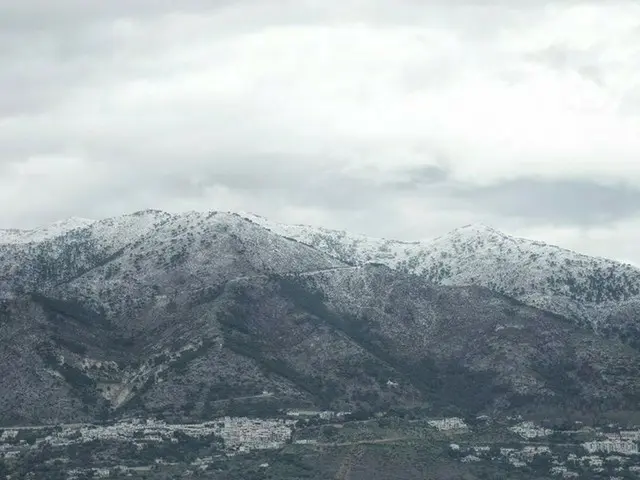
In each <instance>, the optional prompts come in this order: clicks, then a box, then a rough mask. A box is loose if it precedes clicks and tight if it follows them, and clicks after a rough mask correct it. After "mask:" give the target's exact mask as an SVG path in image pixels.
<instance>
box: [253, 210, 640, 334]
mask: <svg viewBox="0 0 640 480" xmlns="http://www.w3.org/2000/svg"><path fill="white" fill-rule="evenodd" d="M246 215H247V217H248V218H251V219H252V220H253V221H255V222H257V223H260V224H261V225H263V226H265V228H269V229H270V230H272V231H273V232H276V233H279V234H281V235H286V236H288V237H291V238H294V239H296V240H298V241H301V242H303V243H306V244H309V245H311V246H313V247H314V248H317V249H318V250H321V251H323V252H326V253H329V254H331V255H335V256H336V257H338V258H340V259H341V260H343V261H347V262H353V263H356V264H363V263H366V262H375V263H382V264H384V265H387V266H389V267H391V268H395V269H399V270H401V271H405V272H410V273H415V274H418V275H421V276H424V277H426V278H427V279H429V280H430V281H432V282H434V283H437V284H441V285H460V286H462V285H479V286H483V287H487V288H490V289H492V290H494V291H496V292H500V293H503V294H506V295H509V296H511V297H513V298H516V299H518V300H521V301H523V302H524V303H526V304H528V305H532V306H536V307H539V308H543V309H546V310H549V311H552V312H554V313H558V314H560V315H563V316H567V317H569V318H572V319H573V320H575V321H576V322H578V323H579V324H581V325H589V326H590V327H591V328H593V329H595V330H596V331H604V332H613V331H621V330H622V331H624V332H625V333H624V335H626V336H627V337H635V336H636V335H637V334H640V328H639V327H638V325H637V324H636V325H634V324H632V322H628V321H624V320H623V319H622V318H621V315H622V313H619V310H620V308H622V307H621V306H622V305H624V304H629V302H630V304H635V303H636V302H638V301H639V300H640V297H639V296H638V295H640V269H638V268H636V267H634V266H631V265H628V264H624V263H620V262H616V261H613V260H608V259H604V258H596V257H589V256H586V255H580V254H578V253H575V252H572V251H570V250H566V249H562V248H559V247H556V246H552V245H547V244H545V243H542V242H536V241H531V240H526V239H522V238H516V237H511V236H508V235H505V234H503V233H501V232H499V231H497V230H495V229H492V228H490V227H487V226H484V225H468V226H466V227H462V228H459V229H457V230H454V231H452V232H450V233H449V234H447V235H444V236H442V237H439V238H437V239H435V240H432V241H423V242H414V243H406V242H398V241H392V240H382V239H375V238H373V239H372V238H368V237H365V236H358V235H351V234H348V233H346V232H342V231H334V230H328V229H323V228H315V227H307V226H302V225H294V226H291V225H282V224H278V223H274V222H269V221H268V220H266V219H264V218H262V217H258V216H255V215H250V214H246Z"/></svg>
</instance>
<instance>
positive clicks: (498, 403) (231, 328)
mask: <svg viewBox="0 0 640 480" xmlns="http://www.w3.org/2000/svg"><path fill="white" fill-rule="evenodd" d="M77 223H78V222H70V223H69V224H68V227H69V228H66V227H65V228H59V229H58V230H57V231H58V233H57V234H55V235H52V234H48V233H47V234H41V233H33V232H32V233H31V234H30V235H31V237H29V238H31V240H29V241H25V239H26V238H27V236H26V234H15V233H14V234H12V235H14V236H13V237H12V238H14V240H12V241H11V242H9V241H6V243H4V244H3V245H0V299H1V300H0V375H2V377H3V379H4V381H3V383H2V385H1V386H0V418H2V419H3V422H4V423H6V424H30V423H45V424H46V423H55V422H61V421H62V422H72V421H96V420H98V419H105V418H114V417H117V418H120V417H123V416H124V417H126V416H136V417H140V416H141V417H145V416H149V415H153V416H156V417H162V418H166V419H170V420H172V421H175V422H182V421H195V420H198V421H200V420H206V419H211V418H216V417H219V416H221V415H225V414H229V415H242V414H251V415H267V414H276V413H277V412H279V411H281V410H282V409H287V408H307V409H331V410H335V411H355V412H368V414H373V413H376V412H384V411H388V410H389V409H394V408H396V409H397V408H405V409H412V408H413V409H415V408H420V409H424V408H427V409H430V411H432V412H440V413H441V414H456V415H474V414H475V415H477V414H480V413H491V412H503V413H505V414H507V413H509V414H522V413H526V412H529V413H531V412H539V411H543V410H544V411H551V412H556V414H558V415H559V414H560V413H559V412H564V413H563V414H568V413H567V412H569V411H571V412H596V411H597V412H601V411H627V410H634V409H635V408H636V407H637V404H638V401H639V400H640V370H639V369H640V352H639V351H638V350H637V349H634V348H632V347H631V346H629V345H627V344H625V343H622V342H621V341H620V340H619V339H618V338H617V337H616V335H610V336H609V337H610V338H606V337H604V336H602V335H596V334H595V333H594V331H593V326H601V325H602V324H604V323H605V322H611V321H612V320H611V318H610V317H607V316H606V315H611V314H612V313H611V312H615V315H618V316H617V317H616V318H621V319H623V320H624V321H625V322H626V323H625V325H627V324H628V325H629V328H636V326H637V322H635V319H634V308H635V307H634V305H635V303H634V302H635V297H634V292H635V290H634V289H635V288H636V287H637V283H634V282H635V278H636V277H635V275H637V271H636V270H634V269H633V268H632V267H629V266H625V265H621V264H617V263H615V262H610V261H607V260H602V259H593V258H589V257H583V256H580V255H578V254H574V253H571V252H568V251H565V250H561V249H558V248H557V247H550V246H546V245H543V244H538V243H535V242H528V241H525V240H520V239H512V238H511V237H507V236H505V235H503V234H500V233H499V232H496V231H494V230H491V229H488V228H485V227H482V228H478V227H466V228H463V229H460V230H457V231H455V232H452V233H451V234H450V235H448V236H445V237H442V238H440V239H437V240H435V241H433V242H431V243H416V244H410V243H401V242H393V241H384V240H369V239H367V238H366V237H353V236H349V235H348V234H345V233H341V232H332V231H328V230H316V229H312V228H309V227H287V226H282V225H277V224H270V223H268V222H267V221H265V220H264V219H260V218H258V217H253V218H245V217H244V216H241V215H237V214H229V213H220V212H210V213H195V212H192V213H186V214H180V215H173V214H168V213H164V212H159V211H143V212H137V213H135V214H131V215H125V216H122V217H116V218H113V219H107V220H101V221H94V222H86V223H82V222H80V223H81V224H77ZM43 231H44V232H52V231H53V229H45V230H43ZM6 238H8V237H7V236H5V239H6ZM15 238H19V239H20V240H15ZM533 253H535V254H537V256H536V257H533V256H532V254H533ZM385 255H386V256H385ZM439 262H440V263H439ZM383 263H387V264H388V265H389V266H385V265H382V264H383ZM554 268H555V269H554ZM511 269H515V271H513V272H512V271H511ZM518 269H523V271H520V270H518ZM527 269H528V270H527ZM589 275H591V276H589ZM592 278H595V280H593V279H592ZM568 279H574V280H573V283H571V281H569V280H568ZM601 281H602V282H605V281H606V282H605V283H604V284H603V285H600V284H599V283H598V282H601ZM572 285H573V286H572ZM525 287H526V288H525ZM522 288H525V292H524V293H522V291H521V289H522ZM546 296H549V297H551V298H552V299H554V300H553V301H552V302H550V303H551V305H550V306H549V305H547V304H544V301H546V300H544V299H546V298H547V297H546ZM556 297H557V298H559V299H561V300H562V301H565V302H566V303H567V305H570V306H572V308H573V306H574V305H575V306H577V305H579V304H581V303H585V304H588V306H589V305H592V307H589V308H593V309H594V310H589V312H590V314H593V313H592V312H593V311H595V309H597V308H601V309H602V312H604V314H603V316H602V317H597V318H598V319H599V322H594V321H593V318H596V317H595V316H594V317H593V318H592V317H584V321H576V319H578V320H582V318H583V317H580V316H579V312H580V310H576V311H575V312H576V313H575V315H574V314H573V313H572V314H571V315H567V314H566V311H561V309H560V308H556V306H557V305H560V301H559V300H558V301H556ZM541 299H542V300H541ZM541 302H542V303H543V305H542V306H544V307H545V308H544V309H541V308H538V307H539V306H540V305H538V303H541ZM612 304H614V305H615V309H617V310H615V309H613V307H611V305H612ZM549 307H553V308H549ZM576 308H577V307H576ZM585 308H586V307H585ZM554 309H555V310H556V311H555V312H554ZM563 312H564V314H563ZM593 315H595V314H593ZM586 327H588V328H586ZM45 395H46V397H47V399H46V400H45Z"/></svg>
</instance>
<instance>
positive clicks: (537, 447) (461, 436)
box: [0, 411, 640, 479]
mask: <svg viewBox="0 0 640 480" xmlns="http://www.w3.org/2000/svg"><path fill="white" fill-rule="evenodd" d="M473 423H474V425H470V424H468V423H466V422H465V420H463V419H461V418H457V417H447V418H432V419H425V420H412V421H407V420H405V421H398V420H397V419H388V418H373V419H369V420H352V419H351V418H350V415H349V414H348V413H345V412H335V413H333V412H326V411H323V412H321V411H318V412H313V411H290V412H287V413H286V414H284V415H283V416H282V418H274V419H255V418H246V417H223V418H219V419H216V420H213V421H209V422H204V423H199V424H169V423H166V422H164V421H159V420H155V419H145V420H142V419H129V420H122V421H120V422H116V423H113V424H109V425H91V424H76V425H59V426H41V427H37V426H34V427H19V428H5V429H2V430H0V459H1V460H2V461H4V462H5V463H7V464H10V463H11V461H12V460H16V459H19V458H20V457H21V456H23V455H25V454H26V453H27V452H33V451H53V452H58V453H57V454H56V455H57V458H60V457H64V452H65V451H68V450H69V449H71V448H74V446H83V445H94V444H96V442H101V444H107V443H113V444H119V445H130V446H131V448H132V449H133V450H131V452H132V453H131V455H132V456H131V458H129V459H127V458H118V462H117V463H114V464H113V465H105V464H104V463H103V464H96V465H94V466H93V467H92V468H91V469H90V470H91V471H92V475H94V476H97V477H102V478H109V476H110V475H111V473H113V471H114V470H113V469H114V468H115V467H117V469H119V470H118V471H120V472H128V473H129V474H133V473H135V472H136V471H141V469H142V470H144V469H145V468H151V467H153V466H154V465H156V467H154V468H158V465H175V464H176V459H175V458H173V456H171V457H170V458H163V454H162V452H163V451H165V452H166V450H162V448H161V447H162V446H171V445H174V446H175V447H176V448H178V447H179V445H181V444H187V445H190V446H191V447H190V448H193V446H194V445H195V447H196V450H197V449H198V448H199V447H202V446H204V447H206V448H207V449H208V450H207V451H208V454H207V455H204V456H198V457H195V458H193V457H192V458H185V460H184V461H185V462H186V463H188V465H189V468H193V469H195V470H201V471H206V470H208V469H210V468H213V466H214V465H217V464H218V463H217V462H218V461H219V459H221V458H227V459H229V458H233V457H235V456H238V455H239V456H242V455H249V454H251V452H256V451H264V452H268V451H272V452H273V455H275V456H276V457H277V455H278V454H279V453H278V452H282V451H283V449H285V450H286V448H289V447H288V446H291V448H297V449H303V450H302V451H304V449H307V450H309V451H313V450H317V449H323V448H325V446H331V445H335V446H339V445H344V446H348V445H356V444H363V445H366V444H368V443H369V444H372V445H374V444H376V443H380V442H383V443H394V442H397V443H401V442H420V441H424V442H427V441H429V442H434V443H442V445H443V448H444V451H446V452H447V455H448V456H449V457H451V459H452V460H453V461H456V462H460V463H462V464H482V462H491V463H493V464H496V462H497V463H498V464H500V463H502V464H504V465H505V468H510V469H514V471H518V470H522V471H528V470H530V469H531V468H536V469H546V471H547V473H548V475H549V477H550V478H551V477H553V478H567V479H570V478H583V475H585V472H591V473H592V474H593V475H605V476H596V477H593V478H608V479H614V478H636V477H635V476H636V475H638V474H640V450H639V447H640V428H636V429H623V428H618V427H615V426H614V425H610V426H609V427H608V428H607V429H606V431H604V430H603V429H600V428H589V427H580V426H579V425H576V428H575V429H573V430H567V431H557V430H552V429H549V428H543V427H542V426H540V425H537V424H535V423H534V422H531V421H523V420H522V419H521V418H518V417H514V418H511V419H508V420H507V421H506V423H501V424H500V426H499V428H498V427H497V425H496V424H494V421H493V420H492V419H489V418H488V417H479V418H477V419H475V420H474V422H473ZM381 425H382V426H386V427H384V428H380V426H381ZM389 425H393V428H391V427H390V426H389ZM505 426H506V427H507V428H503V427H505ZM385 428H386V430H385ZM487 431H491V432H493V433H492V434H491V435H490V436H487V435H486V432H487ZM169 448H171V447H169ZM149 449H151V450H149ZM153 449H155V450H153ZM145 451H150V452H156V453H157V456H154V455H151V457H148V456H146V455H143V453H142V452H145ZM136 452H139V453H138V454H136ZM137 455H140V456H143V457H144V458H146V459H147V462H148V465H141V464H140V462H139V459H138V461H136V456H137ZM64 462H65V463H69V464H73V461H72V460H71V459H65V460H64ZM179 463H180V462H178V464H179ZM261 465H263V467H262V468H264V469H268V468H269V462H265V463H264V464H261ZM84 470H87V469H84ZM84 470H83V469H82V468H69V469H68V470H67V472H68V474H69V477H68V478H75V477H74V475H75V476H76V477H77V478H80V477H78V475H81V474H82V472H83V471H84ZM110 472H111V473H110ZM609 473H611V475H610V476H606V475H608V474H609ZM625 475H626V476H625ZM589 478H592V477H589Z"/></svg>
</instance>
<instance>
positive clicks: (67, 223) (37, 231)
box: [0, 217, 95, 245]
mask: <svg viewBox="0 0 640 480" xmlns="http://www.w3.org/2000/svg"><path fill="white" fill-rule="evenodd" d="M94 222H95V220H90V219H88V218H79V217H71V218H69V219H67V220H62V221H59V222H55V223H52V224H51V225H47V226H45V227H41V228H34V229H31V230H20V229H6V230H0V245H2V244H5V245H6V244H21V243H38V242H43V241H45V240H48V239H51V238H55V237H59V236H61V235H64V234H65V233H67V232H71V231H73V230H77V229H81V228H84V227H87V226H89V225H91V224H92V223H94Z"/></svg>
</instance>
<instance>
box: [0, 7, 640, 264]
mask: <svg viewBox="0 0 640 480" xmlns="http://www.w3.org/2000/svg"><path fill="white" fill-rule="evenodd" d="M175 5H178V4H176V3H175V2H168V1H157V0H154V1H151V0H143V1H136V2H83V1H80V0H61V1H59V2H55V5H54V4H53V3H50V2H42V1H36V0H25V1H23V2H19V3H16V2H9V1H8V0H0V40H2V43H0V45H2V47H1V49H0V92H2V93H0V153H1V155H0V203H1V204H2V205H3V208H2V209H0V227H8V226H14V227H20V226H33V225H35V224H39V223H46V222H49V221H53V220H56V219H59V218H61V217H66V216H70V215H79V216H85V217H98V216H105V215H113V214H119V213H122V212H125V211H132V210H136V209H141V208H147V207H153V208H166V209H169V210H182V209H192V208H193V209H234V210H249V211H254V212H256V213H260V214H263V215H265V216H270V217H272V218H275V219H278V220H282V221H294V222H309V223H322V224H325V225H327V226H334V227H339V228H349V229H352V230H356V231H360V232H364V233H369V234H372V235H387V236H392V237H400V238H419V237H429V236H433V235H437V234H440V233H442V232H443V231H445V230H447V229H449V228H453V227H455V226H458V225H460V224H463V223H470V222H474V221H483V222H487V223H491V224H493V225H495V226H496V227H498V228H503V229H505V230H507V231H510V232H513V233H516V234H518V233H520V234H528V235H532V236H536V237H538V238H540V237H541V238H542V239H548V240H551V241H554V240H555V239H558V240H559V241H562V242H563V243H564V244H565V245H567V246H570V247H573V248H576V249H579V250H583V251H587V252H590V253H597V254H602V255H607V256H618V257H624V258H625V259H628V260H633V261H635V262H638V263H640V256H638V254H635V253H634V252H633V249H632V248H631V246H630V245H631V244H630V243H629V242H631V241H632V240H631V239H633V238H634V236H635V233H636V232H637V231H638V230H639V228H638V225H640V220H639V219H640V212H639V210H640V161H638V154H639V153H640V135H639V134H638V133H640V7H639V6H638V4H637V2H632V1H628V2H625V1H619V2H616V1H611V2H586V1H577V2H566V1H563V2H560V1H557V2H555V3H553V2H535V1H533V0H530V1H516V2H513V1H510V2H507V1H506V0H495V1H487V2H470V1H464V0H454V1H447V2H445V1H441V2H440V1H434V2H416V1H410V0H401V1H393V2H392V1H391V0H369V1H366V2H365V1H360V0H344V1H341V2H333V1H328V2H327V1H324V2H320V1H313V0H304V1H300V0H298V1H295V2H294V1H292V0H264V1H261V2H249V1H245V0H235V1H234V0H226V1H217V2H211V1H204V0H200V1H197V0H186V1H183V2H180V3H179V7H176V6H175ZM607 232H608V233H607ZM602 239H604V240H602ZM627 252H628V254H627Z"/></svg>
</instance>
